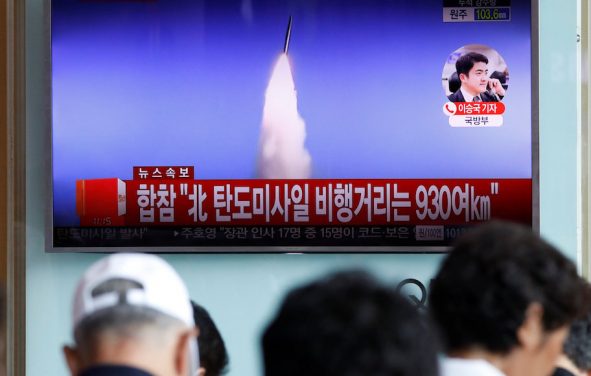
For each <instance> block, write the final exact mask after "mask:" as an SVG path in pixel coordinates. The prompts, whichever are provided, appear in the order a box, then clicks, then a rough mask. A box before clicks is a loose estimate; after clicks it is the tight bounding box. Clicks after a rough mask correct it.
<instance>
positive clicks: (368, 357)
mask: <svg viewBox="0 0 591 376" xmlns="http://www.w3.org/2000/svg"><path fill="white" fill-rule="evenodd" d="M428 333H429V331H428V329H427V327H426V323H425V322H424V321H422V318H421V317H420V316H419V313H418V312H417V309H416V308H415V307H413V306H412V305H411V304H410V303H409V302H408V301H407V300H406V299H405V298H403V297H402V296H400V295H398V294H397V293H396V292H395V291H394V290H393V289H391V288H389V287H385V286H383V285H381V284H380V283H378V282H377V281H376V280H374V279H373V278H371V277H370V276H369V275H368V274H366V273H363V272H355V271H352V272H341V273H337V274H334V275H331V276H329V277H327V278H324V279H321V280H318V281H315V282H312V283H310V284H307V285H304V286H302V287H300V288H297V289H295V290H293V291H292V292H290V293H289V294H288V296H287V297H286V298H285V300H284V301H283V304H282V305H281V307H280V309H279V312H278V314H277V316H276V317H275V318H274V319H273V321H272V322H271V323H270V324H269V326H268V327H267V329H266V331H265V333H264V335H263V353H264V354H263V355H264V364H265V375H266V376H292V375H293V376H295V375H298V376H301V375H307V376H314V375H318V376H320V375H322V376H337V375H338V376H366V375H372V376H410V375H413V376H417V375H418V376H432V375H433V376H434V375H436V374H437V364H436V352H435V348H434V344H433V341H431V340H430V337H429V335H428Z"/></svg>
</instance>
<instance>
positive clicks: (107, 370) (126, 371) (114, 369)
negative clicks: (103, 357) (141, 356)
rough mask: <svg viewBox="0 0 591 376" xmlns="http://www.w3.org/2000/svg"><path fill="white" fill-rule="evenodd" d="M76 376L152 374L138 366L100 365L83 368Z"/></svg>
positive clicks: (138, 375)
mask: <svg viewBox="0 0 591 376" xmlns="http://www.w3.org/2000/svg"><path fill="white" fill-rule="evenodd" d="M78 376H152V375H151V374H149V373H148V372H146V371H142V370H141V369H138V368H133V367H127V366H115V365H101V366H94V367H90V368H87V369H85V370H84V371H82V373H80V374H79V375H78Z"/></svg>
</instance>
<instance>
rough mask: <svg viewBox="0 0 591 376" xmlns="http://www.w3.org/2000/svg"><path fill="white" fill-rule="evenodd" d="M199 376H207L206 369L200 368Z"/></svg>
mask: <svg viewBox="0 0 591 376" xmlns="http://www.w3.org/2000/svg"><path fill="white" fill-rule="evenodd" d="M197 376H205V368H203V367H199V370H197Z"/></svg>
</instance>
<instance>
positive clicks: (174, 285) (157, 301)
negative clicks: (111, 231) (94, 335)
mask: <svg viewBox="0 0 591 376" xmlns="http://www.w3.org/2000/svg"><path fill="white" fill-rule="evenodd" d="M113 279H124V280H129V281H131V282H132V287H131V288H129V289H127V290H125V291H113V292H109V291H107V292H105V293H100V294H97V293H96V290H95V289H96V288H97V287H98V286H100V285H101V284H103V283H105V282H107V281H109V280H113ZM122 299H123V301H124V302H125V303H126V304H129V305H134V306H140V307H147V308H151V309H154V310H156V311H158V312H162V313H164V314H167V315H169V316H171V317H174V318H176V319H178V320H180V321H182V322H183V323H185V324H187V326H188V327H194V326H195V322H194V320H193V310H192V308H191V303H190V299H189V293H188V291H187V287H186V286H185V284H184V283H183V281H182V280H181V278H180V277H179V275H178V274H177V272H176V271H175V270H174V269H173V268H172V267H171V266H170V265H169V264H167V263H166V262H165V261H164V260H163V259H161V258H160V257H157V256H154V255H148V254H142V253H117V254H113V255H110V256H107V257H105V258H103V259H101V260H99V261H97V262H96V263H94V264H93V265H92V266H91V267H90V268H89V269H88V270H87V271H86V273H84V275H83V276H82V278H81V279H80V281H79V282H78V287H77V289H76V294H75V296H74V307H73V328H76V326H77V325H78V324H79V323H80V321H82V319H84V318H85V317H87V316H89V315H90V314H92V313H94V312H96V311H99V310H101V309H104V308H109V307H113V306H116V305H118V304H120V303H121V302H122Z"/></svg>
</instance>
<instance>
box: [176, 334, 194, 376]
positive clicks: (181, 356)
mask: <svg viewBox="0 0 591 376" xmlns="http://www.w3.org/2000/svg"><path fill="white" fill-rule="evenodd" d="M195 335H196V330H195V329H189V330H184V331H182V332H181V333H180V335H179V337H178V339H177V343H176V348H175V356H174V366H175V371H176V374H177V375H182V376H185V375H187V374H188V373H189V368H190V367H191V365H190V364H191V357H192V356H197V354H191V353H190V351H191V349H192V348H191V346H190V345H189V344H190V341H196V340H197V339H196V338H195Z"/></svg>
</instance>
